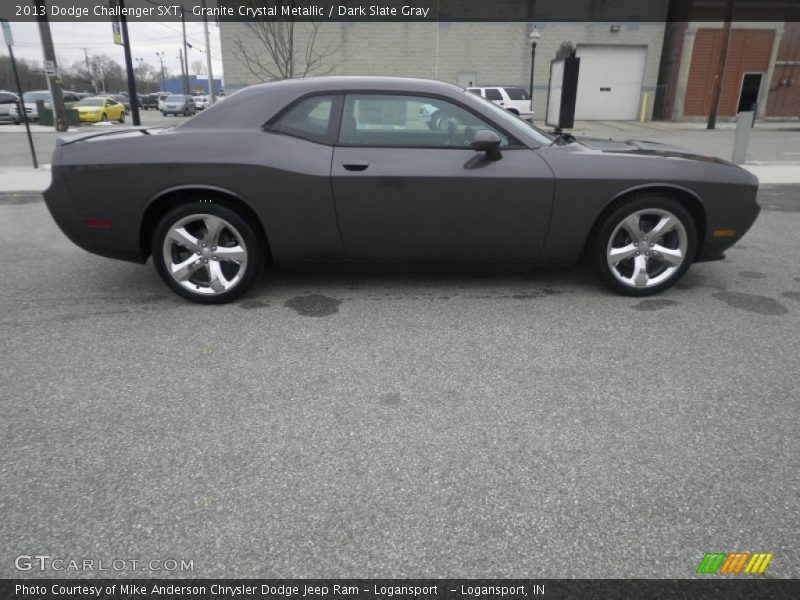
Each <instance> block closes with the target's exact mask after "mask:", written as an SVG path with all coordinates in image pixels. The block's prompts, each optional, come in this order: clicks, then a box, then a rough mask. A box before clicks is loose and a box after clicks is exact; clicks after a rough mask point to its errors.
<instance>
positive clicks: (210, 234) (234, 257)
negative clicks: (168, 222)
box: [163, 214, 247, 295]
mask: <svg viewBox="0 0 800 600" xmlns="http://www.w3.org/2000/svg"><path fill="white" fill-rule="evenodd" d="M163 253H164V264H165V265H166V267H167V271H168V272H169V274H170V275H171V276H172V278H173V279H174V280H175V281H176V282H177V283H179V284H180V285H181V286H182V287H184V288H186V289H187V290H189V291H191V292H193V293H195V294H204V295H215V294H221V293H223V292H227V291H228V290H230V289H232V288H233V287H234V286H236V284H238V283H239V282H240V281H241V279H242V277H243V276H244V273H245V268H246V267H247V248H246V246H245V244H244V242H243V241H242V235H241V234H240V233H239V232H238V231H237V230H236V228H235V227H234V226H233V225H231V224H230V223H229V222H228V221H226V220H225V219H221V218H220V217H217V216H214V215H209V214H195V215H189V216H187V217H183V218H182V219H180V220H179V221H176V222H175V223H174V224H173V225H172V227H170V229H169V231H168V232H167V235H166V237H165V238H164V245H163Z"/></svg>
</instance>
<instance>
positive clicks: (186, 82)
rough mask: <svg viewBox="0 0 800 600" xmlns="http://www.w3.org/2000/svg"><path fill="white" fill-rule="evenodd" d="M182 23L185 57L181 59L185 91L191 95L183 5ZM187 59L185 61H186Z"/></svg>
mask: <svg viewBox="0 0 800 600" xmlns="http://www.w3.org/2000/svg"><path fill="white" fill-rule="evenodd" d="M181 25H182V26H183V59H181V70H182V71H183V93H184V94H185V95H186V96H188V95H189V48H187V44H186V15H185V14H184V11H183V6H181ZM184 61H185V62H184Z"/></svg>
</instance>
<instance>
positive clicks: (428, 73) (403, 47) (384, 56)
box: [220, 22, 664, 120]
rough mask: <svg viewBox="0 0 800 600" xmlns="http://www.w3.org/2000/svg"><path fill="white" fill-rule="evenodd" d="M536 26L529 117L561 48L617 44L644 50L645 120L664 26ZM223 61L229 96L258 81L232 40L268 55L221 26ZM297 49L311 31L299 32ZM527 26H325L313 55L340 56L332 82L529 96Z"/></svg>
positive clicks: (539, 107)
mask: <svg viewBox="0 0 800 600" xmlns="http://www.w3.org/2000/svg"><path fill="white" fill-rule="evenodd" d="M613 25H615V24H614V23H537V24H536V26H537V29H538V31H539V33H540V35H541V37H540V39H539V42H538V44H537V48H536V65H535V75H534V110H535V111H536V115H537V120H543V119H544V114H545V109H546V101H547V87H548V81H549V77H550V61H551V59H553V58H554V57H555V55H556V52H557V51H558V49H559V47H560V46H561V44H562V42H565V41H568V42H572V43H574V44H576V45H578V46H580V45H581V44H620V45H637V46H646V47H647V58H646V63H645V72H644V78H643V82H642V91H643V93H644V92H648V95H649V101H648V107H647V113H646V114H647V118H648V119H649V118H650V115H651V114H652V104H653V96H654V92H655V86H656V81H657V79H658V68H659V62H660V60H661V46H662V43H663V39H664V24H663V23H618V24H616V25H618V27H619V31H616V32H614V31H612V26H613ZM220 26H221V37H222V60H223V63H224V70H225V86H226V89H227V90H228V91H229V92H230V91H234V90H236V89H239V88H241V87H243V86H246V85H251V84H254V83H260V82H261V81H262V80H263V79H262V78H259V77H257V76H255V75H254V74H253V73H251V72H249V71H248V70H247V69H246V68H244V66H243V64H242V61H241V60H240V59H239V57H238V56H239V51H238V50H237V48H236V40H241V41H242V42H243V44H244V46H245V47H246V48H247V49H248V51H250V52H254V53H261V54H262V55H263V54H265V51H264V48H263V46H262V45H261V44H260V42H259V41H258V39H257V38H256V37H255V36H254V35H253V33H252V31H251V29H250V27H249V26H248V25H247V24H246V23H230V22H223V23H221V25H220ZM296 27H297V28H298V29H297V32H296V35H298V38H299V39H300V40H301V41H300V42H299V47H300V48H302V47H303V45H304V41H303V40H304V36H305V35H307V33H308V31H309V30H310V26H309V25H308V24H302V23H298V24H297V25H296ZM530 27H531V24H529V23H486V22H480V23H464V22H460V23H446V22H443V23H324V24H322V25H320V30H319V34H318V41H317V44H316V47H317V48H326V47H329V48H338V51H337V52H336V53H335V54H333V55H331V56H329V57H327V59H326V65H325V67H324V69H325V70H327V69H331V71H330V74H333V75H387V76H405V77H424V78H431V79H439V80H441V81H447V82H450V83H458V81H459V73H464V74H467V73H474V74H475V76H476V79H477V81H476V84H478V85H480V84H509V85H520V86H523V87H525V88H526V89H527V88H528V84H529V80H530V60H531V46H530V43H529V41H528V34H529V32H530Z"/></svg>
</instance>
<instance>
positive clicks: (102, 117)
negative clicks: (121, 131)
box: [73, 96, 125, 123]
mask: <svg viewBox="0 0 800 600" xmlns="http://www.w3.org/2000/svg"><path fill="white" fill-rule="evenodd" d="M73 108H75V109H76V110H77V111H78V116H79V117H80V119H81V122H82V123H83V122H87V123H98V122H100V121H119V122H120V123H124V122H125V107H124V106H123V105H122V104H120V103H119V102H117V101H116V100H113V99H112V98H109V97H108V96H92V97H90V98H84V99H83V100H81V101H80V102H78V103H77V104H76V105H75V106H74V107H73Z"/></svg>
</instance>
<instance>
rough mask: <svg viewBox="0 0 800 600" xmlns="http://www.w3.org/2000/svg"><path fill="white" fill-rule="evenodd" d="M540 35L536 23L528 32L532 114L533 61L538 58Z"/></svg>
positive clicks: (529, 91) (529, 93)
mask: <svg viewBox="0 0 800 600" xmlns="http://www.w3.org/2000/svg"><path fill="white" fill-rule="evenodd" d="M539 37H541V36H540V35H539V30H538V29H536V25H534V26H533V29H531V32H530V34H528V40H530V42H531V83H530V86H529V87H528V97H529V98H530V100H531V115H532V114H533V63H534V62H535V60H536V42H538V41H539ZM531 120H533V117H531Z"/></svg>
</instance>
